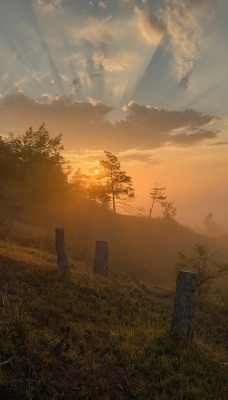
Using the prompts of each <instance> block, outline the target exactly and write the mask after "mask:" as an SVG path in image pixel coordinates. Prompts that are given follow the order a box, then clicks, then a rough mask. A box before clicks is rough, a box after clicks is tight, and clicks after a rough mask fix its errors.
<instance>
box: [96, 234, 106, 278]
mask: <svg viewBox="0 0 228 400" xmlns="http://www.w3.org/2000/svg"><path fill="white" fill-rule="evenodd" d="M93 273H94V274H99V275H102V276H107V275H108V244H107V242H105V241H97V242H96V247H95V260H94V266H93Z"/></svg>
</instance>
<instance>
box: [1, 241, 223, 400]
mask: <svg viewBox="0 0 228 400" xmlns="http://www.w3.org/2000/svg"><path fill="white" fill-rule="evenodd" d="M71 270H72V274H71V277H70V278H64V277H62V276H61V275H60V274H59V271H58V270H57V268H56V259H55V257H54V256H52V255H50V254H48V253H44V252H41V251H38V250H34V249H30V248H24V247H20V246H16V245H13V244H12V243H6V242H1V243H0V293H1V298H0V305H1V307H0V314H1V315H0V362H3V361H5V360H9V359H11V358H12V361H11V362H10V363H7V364H5V365H2V366H1V372H0V398H1V399H4V400H16V399H17V400H25V399H33V400H35V399H37V400H38V399H42V400H45V399H55V400H58V399H62V400H65V399H66V400H71V399H72V400H73V399H82V400H90V399H91V400H96V399H99V400H105V399H106V400H108V399H110V400H112V399H113V400H118V399H119V400H124V399H129V400H132V399H140V400H149V399H150V400H151V399H154V400H170V399H172V400H184V399H185V400H199V399H200V400H204V399H205V400H225V399H226V398H227V389H228V386H227V384H228V381H227V366H226V365H224V366H222V362H223V361H227V353H226V351H227V328H228V327H227V318H226V315H227V302H226V299H223V301H222V299H221V301H220V302H219V303H217V304H215V305H213V306H212V305H210V306H209V305H208V304H206V303H205V304H204V305H201V306H197V309H196V315H195V331H196V337H195V339H194V341H193V343H192V344H187V343H177V342H176V341H175V339H174V338H173V339H172V338H171V337H170V335H169V332H168V331H169V326H170V319H171V315H172V307H173V298H170V297H169V298H167V299H165V298H164V299H161V298H157V297H155V291H154V290H153V288H152V287H150V286H148V285H146V284H145V283H142V282H139V281H135V280H131V279H130V278H128V277H127V275H125V274H123V273H122V274H113V273H112V274H110V276H109V277H108V278H106V279H102V278H99V277H93V276H92V274H91V271H90V269H89V268H88V266H87V265H86V264H84V263H79V262H78V263H72V264H71Z"/></svg>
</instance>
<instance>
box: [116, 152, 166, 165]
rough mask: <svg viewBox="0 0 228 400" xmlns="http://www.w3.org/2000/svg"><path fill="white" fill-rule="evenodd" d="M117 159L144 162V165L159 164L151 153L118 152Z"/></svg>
mask: <svg viewBox="0 0 228 400" xmlns="http://www.w3.org/2000/svg"><path fill="white" fill-rule="evenodd" d="M118 157H119V159H120V160H121V161H125V162H137V161H138V162H140V163H145V164H146V165H157V164H159V160H158V159H157V158H154V157H152V155H151V154H147V153H143V152H135V153H127V154H119V155H118Z"/></svg>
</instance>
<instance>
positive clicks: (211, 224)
mask: <svg viewBox="0 0 228 400" xmlns="http://www.w3.org/2000/svg"><path fill="white" fill-rule="evenodd" d="M203 224H204V227H205V230H206V234H208V235H210V236H215V237H216V236H217V237H218V236H221V235H222V229H221V228H220V227H219V225H218V224H217V223H216V222H215V221H214V217H213V214H212V212H211V211H210V212H209V213H208V214H207V215H206V217H205V218H204V220H203Z"/></svg>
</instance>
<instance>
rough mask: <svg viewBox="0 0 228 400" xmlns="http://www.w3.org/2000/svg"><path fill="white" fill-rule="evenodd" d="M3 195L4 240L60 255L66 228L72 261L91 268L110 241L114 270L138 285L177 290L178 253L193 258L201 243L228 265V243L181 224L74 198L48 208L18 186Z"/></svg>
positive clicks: (1, 220) (1, 234) (0, 227)
mask: <svg viewBox="0 0 228 400" xmlns="http://www.w3.org/2000/svg"><path fill="white" fill-rule="evenodd" d="M0 195H1V196H2V198H0V203H1V210H0V239H3V240H10V241H14V242H16V243H19V244H23V245H25V246H29V247H34V248H39V249H42V250H45V251H48V252H52V253H53V254H54V253H55V247H54V242H55V240H54V234H55V228H56V226H63V227H64V228H65V236H66V247H67V252H68V255H69V256H70V257H71V258H73V259H74V260H76V261H82V262H84V263H87V264H88V265H91V263H92V262H93V258H94V248H95V241H97V240H106V241H108V246H109V268H110V270H111V271H125V272H127V273H128V275H132V277H134V278H137V279H146V280H150V281H152V282H153V283H155V282H156V283H157V284H162V285H165V284H168V285H170V284H172V285H174V284H175V263H176V258H177V252H178V251H181V252H184V253H186V254H189V253H191V251H192V248H193V246H194V245H195V244H196V243H204V244H206V243H207V244H208V247H209V251H210V252H213V251H216V250H219V251H220V253H219V255H218V261H220V262H225V263H226V262H227V260H228V242H227V238H225V239H224V241H219V240H216V239H212V238H209V237H205V236H202V235H199V234H197V233H195V232H193V231H192V230H191V229H189V228H187V227H184V226H182V225H180V224H179V223H178V222H176V221H166V220H164V219H162V218H152V219H149V218H143V217H136V216H127V215H114V214H113V213H112V212H109V211H107V210H105V209H104V208H102V207H98V206H96V205H95V204H94V203H92V202H89V201H86V200H83V201H80V200H79V199H77V198H74V197H73V196H72V194H70V193H68V194H67V195H66V196H65V197H64V198H57V199H52V200H50V201H49V202H46V203H41V202H40V201H37V200H35V199H34V198H33V199H30V200H31V201H29V200H28V199H29V196H28V195H27V196H25V198H24V197H23V195H22V193H21V191H20V190H19V189H18V188H15V187H14V186H13V187H12V189H11V192H9V189H8V192H7V190H5V191H3V192H1V194H0Z"/></svg>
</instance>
